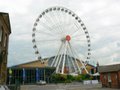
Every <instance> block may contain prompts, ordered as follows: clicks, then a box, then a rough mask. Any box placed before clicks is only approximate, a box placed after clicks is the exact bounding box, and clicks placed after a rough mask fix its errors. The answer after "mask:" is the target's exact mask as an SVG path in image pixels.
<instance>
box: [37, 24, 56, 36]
mask: <svg viewBox="0 0 120 90" xmlns="http://www.w3.org/2000/svg"><path fill="white" fill-rule="evenodd" d="M39 23H40V24H41V26H42V27H43V28H45V29H46V31H48V32H51V33H54V32H52V31H53V30H54V28H53V27H52V28H51V27H50V26H48V25H47V24H45V23H44V22H39ZM54 34H56V33H54Z"/></svg>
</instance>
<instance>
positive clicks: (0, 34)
mask: <svg viewBox="0 0 120 90" xmlns="http://www.w3.org/2000/svg"><path fill="white" fill-rule="evenodd" d="M1 41H2V28H1V27H0V42H1Z"/></svg>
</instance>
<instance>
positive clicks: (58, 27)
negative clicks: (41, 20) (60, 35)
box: [50, 14, 62, 31]
mask: <svg viewBox="0 0 120 90" xmlns="http://www.w3.org/2000/svg"><path fill="white" fill-rule="evenodd" d="M50 16H51V17H54V21H53V19H52V22H54V25H56V23H55V22H57V20H56V18H55V17H56V16H54V14H52V15H51V14H50ZM58 16H59V15H58ZM57 23H58V22H57ZM57 29H58V30H59V31H62V30H61V27H60V25H59V24H58V25H57ZM55 30H56V29H55Z"/></svg>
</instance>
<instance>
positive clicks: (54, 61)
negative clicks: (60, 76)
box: [51, 43, 63, 67]
mask: <svg viewBox="0 0 120 90" xmlns="http://www.w3.org/2000/svg"><path fill="white" fill-rule="evenodd" d="M62 46H63V43H61V45H60V48H59V50H58V52H57V55H56V56H55V58H54V60H53V61H52V64H51V67H52V66H55V63H56V59H57V57H58V55H59V53H60V50H61V48H62Z"/></svg>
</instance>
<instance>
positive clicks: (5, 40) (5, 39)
mask: <svg viewBox="0 0 120 90" xmlns="http://www.w3.org/2000/svg"><path fill="white" fill-rule="evenodd" d="M6 43H7V35H5V38H4V47H5V46H6Z"/></svg>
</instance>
